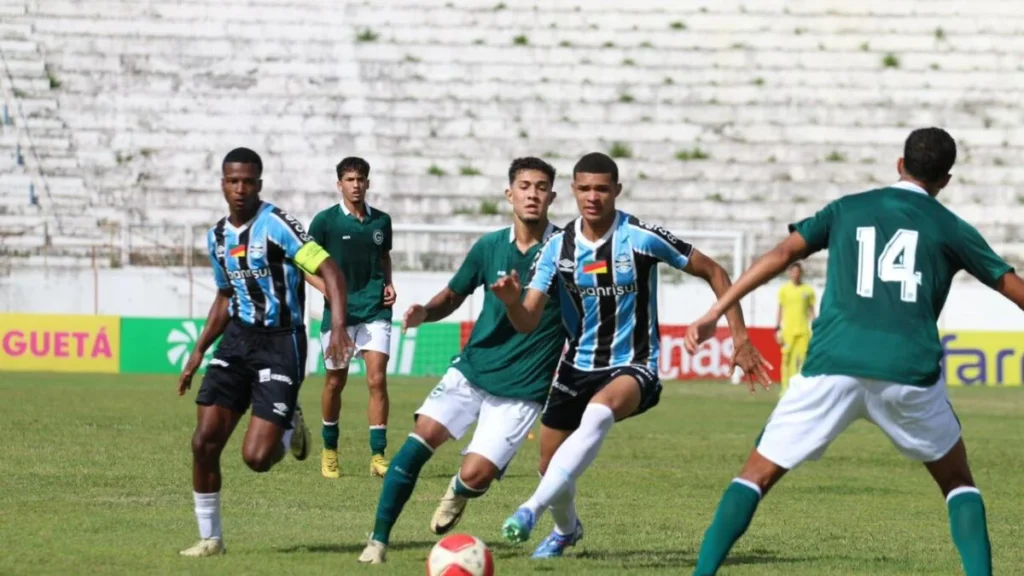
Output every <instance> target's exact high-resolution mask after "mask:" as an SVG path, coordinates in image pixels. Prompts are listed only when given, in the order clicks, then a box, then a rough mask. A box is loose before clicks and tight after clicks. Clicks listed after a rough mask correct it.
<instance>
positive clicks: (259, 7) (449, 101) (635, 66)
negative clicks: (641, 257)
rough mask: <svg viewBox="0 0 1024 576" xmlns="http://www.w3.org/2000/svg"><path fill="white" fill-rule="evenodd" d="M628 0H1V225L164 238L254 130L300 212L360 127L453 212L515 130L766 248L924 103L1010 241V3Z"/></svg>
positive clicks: (654, 205)
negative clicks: (610, 168) (539, 6)
mask: <svg viewBox="0 0 1024 576" xmlns="http://www.w3.org/2000/svg"><path fill="white" fill-rule="evenodd" d="M616 4H617V5H618V6H619V8H615V7H614V6H615V5H616ZM621 6H622V3H621V2H619V3H615V2H611V1H609V0H602V1H598V2H594V1H589V0H588V1H587V2H583V1H582V0H573V1H570V0H548V1H546V2H544V8H545V9H544V11H537V10H535V7H534V5H533V4H532V3H524V2H507V3H505V2H497V1H496V0H492V1H488V2H482V1H478V0H472V1H467V0H458V1H454V2H447V3H444V2H440V1H432V0H401V2H399V1H394V2H390V1H389V2H370V1H365V2H335V1H329V0H276V1H274V0H226V1H222V2H217V3H206V2H201V1H199V0H193V1H184V0H147V1H141V0H139V1H130V0H105V1H89V2H85V1H79V0H27V1H13V0H0V15H2V21H0V52H2V55H3V60H4V66H5V69H4V74H3V78H2V82H3V90H2V96H3V105H4V110H5V111H7V112H4V117H5V118H8V120H7V121H5V122H4V124H3V126H2V127H0V128H2V131H0V155H2V158H0V176H2V180H3V182H2V184H0V240H2V241H3V242H4V245H5V246H16V245H17V246H31V245H33V243H36V244H40V245H41V244H43V243H45V242H49V245H60V243H61V242H62V241H63V242H67V243H68V245H69V246H70V245H72V244H74V241H75V239H78V240H81V241H82V242H84V243H85V244H88V243H89V242H104V241H106V242H111V238H115V237H117V235H118V234H119V233H118V232H117V230H120V229H124V228H125V227H132V226H134V227H145V229H146V230H147V233H148V234H150V236H149V239H150V240H151V241H153V242H154V243H156V244H160V243H162V242H170V243H173V242H178V241H179V240H180V239H176V238H175V237H173V236H174V234H181V233H180V230H181V229H183V227H196V228H197V229H199V228H203V227H205V226H208V225H209V223H210V222H211V221H212V220H214V219H215V218H217V217H219V216H220V215H221V213H222V211H223V208H222V202H223V201H222V199H221V198H220V196H219V194H217V193H215V192H214V191H215V189H216V178H217V163H218V162H219V159H220V157H221V155H222V154H223V153H224V152H225V151H226V150H227V149H229V148H230V147H233V146H236V145H240V144H244V145H248V146H250V147H253V148H255V149H257V150H258V151H260V152H261V153H262V154H263V155H264V158H265V159H266V162H267V167H266V190H267V196H268V197H269V198H270V199H273V200H275V201H278V202H279V203H280V204H282V205H283V206H285V207H286V208H287V209H289V210H290V211H292V212H293V213H295V214H296V215H299V216H301V217H304V218H306V219H308V218H310V217H311V216H312V215H313V214H314V213H315V212H316V211H317V210H318V209H320V208H322V207H324V206H326V205H328V204H330V203H333V202H336V198H337V197H336V193H335V191H334V189H333V175H332V167H333V165H334V163H336V162H337V160H338V158H339V157H340V156H342V155H344V154H349V153H358V154H361V155H364V156H366V157H367V158H369V159H370V160H371V163H372V164H373V174H372V179H373V190H372V192H373V194H375V195H376V198H377V202H378V203H380V204H381V205H382V206H384V207H386V209H388V210H389V211H390V212H391V213H392V214H393V215H394V217H395V219H396V221H399V222H402V221H404V222H418V223H444V224H451V223H458V222H466V223H470V222H471V223H478V224H479V223H490V222H494V221H505V220H504V218H503V217H502V216H501V215H500V213H502V212H503V211H504V210H505V206H504V202H502V201H501V198H500V196H499V194H500V191H501V190H503V189H504V187H505V179H504V171H505V170H506V167H507V165H508V162H509V160H510V159H511V158H513V157H514V156H517V155H524V154H535V155H541V156H543V157H545V158H547V159H549V160H551V161H552V162H553V163H555V165H556V166H557V168H558V169H559V171H560V181H559V184H558V186H557V187H556V188H557V189H559V190H561V191H562V192H563V194H562V197H561V198H560V199H559V201H558V203H557V204H556V206H555V208H554V213H555V214H556V219H558V220H564V219H567V218H568V217H569V216H570V215H571V214H572V213H573V212H574V210H575V208H574V206H573V203H572V201H571V197H570V194H569V190H568V183H567V179H566V176H567V175H568V172H569V171H570V169H571V166H572V163H573V161H574V160H575V158H576V157H578V156H579V155H580V154H581V153H584V152H587V151H591V150H595V149H596V150H604V151H606V152H610V153H612V154H613V155H615V156H617V157H619V158H620V165H621V167H622V169H623V175H622V178H623V180H624V182H625V191H624V195H625V201H624V202H623V207H624V208H625V209H627V210H630V211H632V212H634V213H636V214H637V215H639V216H641V217H645V218H648V219H650V220H653V221H656V222H659V223H662V224H664V225H667V226H669V227H670V228H673V229H694V230H742V231H745V232H747V233H749V234H751V235H752V236H753V237H754V238H755V239H756V243H757V246H756V247H757V248H758V249H760V248H764V247H765V246H766V244H767V243H769V242H771V241H772V240H773V239H775V238H777V237H778V236H779V235H780V234H782V233H783V232H784V227H783V224H784V223H786V222H789V221H791V220H793V219H794V218H798V217H802V216H805V215H808V214H809V213H810V212H812V211H813V210H814V209H816V208H817V207H818V206H819V205H820V204H821V203H822V202H824V201H825V200H828V199H831V198H835V197H838V196H839V195H841V194H845V193H849V192H854V191H859V190H862V189H866V188H869V187H872V186H876V185H880V184H885V183H889V182H891V181H894V180H895V167H894V165H893V164H894V161H895V158H896V157H897V156H898V155H899V152H900V144H901V143H902V140H903V138H904V137H905V136H906V134H907V132H908V131H909V129H910V128H912V127H917V126H922V125H939V126H943V127H945V128H947V129H948V130H949V131H950V132H951V133H952V134H953V135H954V137H956V138H957V140H958V143H959V146H960V156H959V159H958V163H957V167H956V169H955V171H956V175H955V178H956V179H955V183H954V185H952V186H951V188H950V189H949V190H948V192H946V193H945V194H944V195H943V197H942V199H943V201H944V202H945V203H947V205H949V206H950V207H951V208H953V209H954V210H955V211H956V212H957V213H959V214H960V215H961V216H963V217H964V218H966V219H968V220H969V221H970V222H972V223H974V224H976V225H977V226H978V227H979V228H980V229H981V230H982V232H983V233H984V234H985V235H986V236H987V237H988V238H989V240H990V241H991V242H993V243H994V244H995V245H997V248H998V250H999V251H1000V252H1001V253H1002V254H1003V255H1004V256H1006V257H1007V258H1008V259H1010V260H1011V261H1015V262H1017V263H1018V264H1019V263H1020V262H1021V257H1022V255H1024V250H1022V244H1024V231H1022V228H1021V226H1020V225H1019V223H1020V222H1021V221H1024V189H1022V188H1021V184H1022V182H1024V169H1022V168H1021V167H1019V166H1018V165H1017V164H1018V162H1017V160H1018V159H1019V158H1020V155H1021V147H1022V146H1024V131H1022V130H1021V129H1020V128H1019V126H1020V125H1022V123H1021V119H1022V114H1024V112H1022V111H1021V109H1020V107H1019V102H1021V101H1022V100H1024V74H1021V73H1020V72H1021V70H1024V35H1021V34H1020V32H1021V31H1022V29H1024V19H1022V18H1021V17H1020V11H1019V9H1017V8H1015V7H1014V3H1012V2H998V1H973V2H966V1H961V0H951V1H943V2H923V1H921V2H886V1H878V0H866V1H862V2H855V3H850V2H845V1H842V0H823V1H812V0H800V1H786V2H783V1H781V0H765V1H761V0H759V1H757V2H753V1H750V2H739V1H736V0H731V1H730V0H726V1H720V2H711V1H695V0H679V1H668V0H637V1H634V2H630V3H629V6H630V8H629V9H628V10H623V9H622V8H621ZM953 15H957V16H958V18H957V20H956V22H957V25H956V27H955V28H952V27H949V17H950V16H953ZM766 16H770V17H766ZM943 22H944V23H945V25H946V27H945V28H944V27H943ZM174 230H178V231H179V232H174ZM15 237H17V238H20V240H19V241H18V242H20V244H19V243H15V242H13V241H12V240H11V239H12V238H15ZM195 238H197V241H198V239H201V238H202V236H201V235H199V234H196V235H195ZM113 242H114V243H117V242H124V240H123V239H121V240H117V239H114V240H113ZM453 249H454V250H456V251H458V250H460V249H461V248H458V247H456V248H453Z"/></svg>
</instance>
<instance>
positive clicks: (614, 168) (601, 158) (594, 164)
mask: <svg viewBox="0 0 1024 576" xmlns="http://www.w3.org/2000/svg"><path fill="white" fill-rule="evenodd" d="M580 172H583V173H586V174H611V176H612V181H613V182H614V183H616V184H618V183H619V165H618V164H616V163H615V160H612V159H611V157H610V156H608V155H607V154H604V153H602V152H591V153H590V154H587V155H585V156H584V157H583V158H580V160H579V162H577V163H576V165H575V166H573V168H572V177H573V178H575V177H576V175H577V174H579V173H580Z"/></svg>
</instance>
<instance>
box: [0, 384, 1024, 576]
mask: <svg viewBox="0 0 1024 576" xmlns="http://www.w3.org/2000/svg"><path fill="white" fill-rule="evenodd" d="M175 384H176V382H175V378H173V377H162V378H156V377H130V376H88V377H85V376H64V375H28V374H26V375H20V374H10V373H8V374H3V375H2V377H0V404H2V405H3V406H4V407H5V413H4V416H3V419H2V421H3V425H2V430H3V448H2V449H0V471H2V474H0V517H2V518H3V521H2V522H0V541H2V542H3V543H4V550H3V554H0V573H2V574H28V573H32V574H42V573H49V574H54V573H62V574H68V573H71V574H82V573H94V574H101V573H102V574H115V573H116V574H154V573H190V574H225V573H237V574H242V573H244V574H273V575H280V574H293V573H294V574H298V573H308V574H311V573H327V572H330V573H344V574H371V573H376V574H419V573H422V572H423V562H424V559H425V558H426V555H427V552H428V551H429V549H430V547H431V546H432V545H433V543H434V542H435V537H433V535H432V534H431V533H430V532H429V530H428V528H427V523H428V521H429V518H430V515H431V513H432V511H433V509H434V506H435V504H436V501H437V499H438V498H439V497H440V496H441V494H442V493H443V491H444V488H445V485H446V482H447V481H448V479H449V478H450V476H451V474H452V473H453V472H454V471H455V469H456V466H457V463H458V459H459V449H460V448H461V446H462V445H464V442H465V440H467V439H464V442H463V443H462V444H461V445H450V446H447V447H445V448H444V449H442V450H441V451H440V452H439V454H438V455H437V457H435V458H434V460H432V461H431V462H430V463H429V464H428V465H427V466H426V468H425V469H424V473H423V476H422V478H421V481H420V483H419V485H418V486H417V491H416V492H415V494H414V495H413V498H412V500H411V501H410V502H409V505H408V506H407V507H406V510H405V514H404V515H403V517H402V519H401V521H400V522H399V524H398V526H397V527H396V529H395V532H394V535H393V539H392V542H393V546H392V548H391V551H390V556H389V560H390V562H389V564H388V565H385V566H378V567H367V566H360V565H358V564H357V563H356V556H357V555H358V553H359V551H360V550H361V549H362V545H363V543H364V541H365V538H366V535H367V533H368V532H369V530H370V528H371V527H372V523H373V516H374V510H375V506H376V501H377V494H378V492H379V489H380V480H377V479H373V478H371V477H369V475H368V470H367V466H368V456H369V451H368V447H367V438H366V436H367V430H366V420H365V403H366V391H365V388H364V387H363V386H361V384H362V380H360V379H354V381H353V382H352V383H351V384H350V388H349V390H347V391H346V393H345V407H344V411H343V415H342V429H343V431H342V442H341V445H342V452H343V454H342V471H343V474H344V476H343V478H342V479H341V480H335V481H328V480H325V479H323V478H321V477H320V473H319V460H318V454H317V453H314V454H313V457H311V458H310V459H309V460H307V461H305V462H301V463H299V462H296V461H295V460H294V459H292V458H291V457H290V456H289V457H288V459H287V460H285V461H284V462H282V463H281V464H280V465H278V467H277V468H275V469H274V470H273V471H271V472H270V473H268V474H264V475H257V474H254V473H252V472H250V471H249V470H248V469H247V468H246V467H245V465H244V464H243V462H242V460H241V456H240V445H239V441H240V438H241V434H239V433H237V432H236V435H235V438H233V440H232V442H231V444H230V445H229V446H228V448H227V449H226V451H225V454H224V459H223V470H224V477H225V479H224V490H223V494H224V496H223V509H224V535H225V541H226V543H227V544H228V548H229V551H230V552H229V554H228V555H227V556H225V557H222V558H214V559H207V560H187V559H182V558H179V557H178V555H177V552H178V550H179V549H181V548H184V547H186V546H188V545H190V544H192V543H193V541H195V540H196V525H195V520H194V517H193V514H192V495H191V481H190V472H189V470H190V459H191V454H190V451H189V437H190V435H191V432H192V427H193V425H194V420H195V416H194V410H195V409H194V404H193V403H192V400H193V398H194V392H193V393H190V394H189V395H188V396H186V397H185V398H178V397H176V396H175V394H174V388H175ZM431 384H432V381H427V380H416V379H397V378H396V379H394V380H393V381H392V383H391V398H392V404H391V415H392V416H391V421H392V424H391V430H390V434H389V440H390V442H391V447H390V450H389V453H393V452H394V450H397V448H398V446H399V445H400V444H401V443H402V441H403V440H404V438H405V435H406V433H407V432H408V430H409V428H410V427H411V425H412V418H411V417H410V414H411V412H412V410H413V409H415V407H416V406H417V405H418V404H419V402H420V401H421V400H422V398H423V397H424V396H425V394H426V393H427V392H428V391H429V390H430V385H431ZM320 386H321V380H320V378H319V377H314V378H312V379H311V380H309V381H307V383H306V386H305V388H304V389H303V392H302V399H303V404H304V406H306V408H307V410H306V411H307V414H309V415H310V416H311V417H310V418H309V419H308V420H309V421H310V422H311V423H317V425H316V426H314V441H315V445H316V448H317V452H318V451H319V447H320V441H319V425H318V422H319V418H317V414H318V413H319V409H318V407H319V389H320ZM775 399H776V395H775V394H774V393H763V394H759V395H758V396H755V397H750V396H749V395H748V394H747V393H746V392H745V390H743V389H742V388H737V387H733V386H728V385H722V384H677V383H672V384H668V385H666V388H665V392H664V394H663V395H662V401H661V405H660V406H658V407H657V408H656V409H655V410H653V411H652V412H650V413H648V414H647V415H645V416H643V417H640V418H636V419H634V420H630V421H627V422H625V423H623V424H620V425H618V426H616V428H615V429H614V430H613V431H612V434H611V436H610V437H609V438H608V440H607V441H606V442H605V444H604V448H603V452H602V454H601V456H600V458H599V459H598V460H597V462H596V464H595V465H594V466H593V467H592V468H591V469H590V470H589V471H588V472H587V473H586V475H585V476H584V477H583V479H582V480H581V482H580V484H579V489H580V499H579V511H580V516H581V518H582V520H583V522H584V524H585V525H586V530H587V536H586V539H585V540H584V541H583V542H581V544H580V545H579V546H578V547H577V548H576V549H575V550H573V551H571V553H570V556H567V557H566V558H564V559H562V560H556V561H552V562H545V563H538V562H534V561H530V560H529V559H528V555H529V553H530V551H531V550H532V545H534V544H535V543H536V542H537V539H538V538H539V537H541V536H543V535H544V534H546V533H547V531H548V530H549V529H550V525H551V524H550V523H551V520H550V517H545V518H544V519H543V520H542V521H541V524H540V526H539V527H538V529H537V532H536V534H537V535H536V536H535V538H534V540H533V541H531V542H530V543H529V545H527V546H522V547H512V546H510V545H507V544H505V543H504V542H500V541H499V539H498V536H499V527H500V525H501V522H502V520H503V519H504V518H505V517H506V516H507V515H508V514H509V513H510V512H511V511H512V510H513V509H514V508H515V506H516V505H517V504H518V503H519V502H521V501H522V500H524V499H525V498H527V497H528V496H529V494H530V493H531V492H532V490H533V488H534V487H535V486H536V483H537V476H536V473H535V472H534V468H535V466H536V462H537V445H536V443H535V442H529V443H528V444H527V445H526V447H525V449H524V451H523V452H522V453H521V454H520V455H519V456H518V457H517V458H516V459H515V460H514V461H513V462H512V466H511V468H510V470H509V473H508V474H507V476H506V478H505V479H504V481H502V482H500V483H499V484H497V485H496V486H494V488H493V489H492V490H491V492H490V493H489V494H488V495H487V496H486V497H484V498H483V499H481V500H477V501H475V502H472V503H471V504H470V506H469V508H468V510H467V513H466V516H465V518H464V519H463V522H462V524H461V525H460V527H459V529H460V530H461V531H465V532H468V533H471V534H474V535H476V536H479V537H481V538H483V539H484V540H485V541H487V542H488V543H489V544H490V545H491V548H492V550H493V552H494V554H495V557H496V564H497V573H498V574H523V573H545V574H587V575H588V576H590V575H597V574H621V573H624V572H629V573H637V574H647V573H651V574H655V573H657V574H685V573H689V572H690V571H691V570H692V566H693V563H694V560H695V558H696V550H697V547H698V546H699V543H700V538H701V535H702V533H703V531H704V529H705V528H706V527H707V524H708V523H709V521H710V520H711V516H712V514H713V512H714V508H715V505H716V503H717V501H718V498H719V496H720V494H721V492H722V490H723V489H724V488H725V486H726V483H727V482H728V481H729V480H730V479H731V478H732V477H733V475H734V474H735V473H736V471H737V470H738V468H739V466H740V465H741V464H742V462H743V460H744V458H745V457H746V454H747V452H748V450H749V449H750V447H751V445H752V443H753V441H754V438H755V437H756V436H757V433H758V431H759V430H760V428H761V426H762V424H763V423H764V420H765V418H766V417H767V415H768V414H769V412H770V411H771V408H772V405H773V403H774V401H775ZM953 402H954V405H955V406H956V408H957V411H958V413H959V415H960V417H961V419H962V421H963V423H964V427H965V431H966V432H965V435H966V440H967V442H968V447H969V449H970V453H971V461H972V464H973V465H974V469H975V476H976V478H977V480H978V482H979V484H980V486H981V488H982V491H983V494H984V495H985V499H986V503H987V505H988V517H989V523H990V524H989V528H990V531H991V535H992V542H993V549H994V553H995V565H996V566H995V568H996V572H998V573H1004V574H1007V573H1013V572H1018V571H1019V570H1020V567H1021V566H1024V547H1022V546H1021V545H1020V542H1021V541H1022V539H1024V524H1022V523H1021V518H1024V482H1022V480H1021V478H1022V476H1024V474H1022V473H1024V459H1022V458H1021V456H1020V455H1021V448H1020V438H1021V426H1022V424H1021V422H1022V421H1024V392H1022V391H1020V390H1012V389H987V390H986V389H958V390H955V391H954V392H953ZM243 425H244V424H243ZM240 430H241V428H240ZM1014 566H1016V567H1017V568H1014ZM722 573H723V574H729V575H732V574H735V575H737V576H740V575H755V574H757V575H761V574H781V573H785V574H814V575H821V574H915V575H920V574H956V573H960V566H959V560H958V558H957V556H956V553H955V550H954V548H953V545H952V543H951V541H950V537H949V530H948V523H947V517H946V513H945V506H944V502H943V500H942V498H941V496H940V495H939V493H938V491H937V489H936V488H935V487H934V486H933V485H932V482H931V480H930V478H929V477H928V475H927V473H926V472H925V470H924V469H923V467H921V466H920V465H917V464H914V463H911V462H907V461H905V460H903V459H902V458H901V457H900V456H899V455H898V454H897V453H896V451H895V450H894V449H893V448H892V447H891V446H890V445H889V443H888V441H887V440H886V439H885V437H884V436H882V434H881V432H879V431H878V430H876V429H874V428H873V427H871V426H869V425H867V424H863V423H861V424H858V425H856V426H854V427H853V428H852V429H851V430H849V431H848V432H847V434H846V435H845V436H843V437H842V438H841V439H840V440H839V441H838V442H837V443H836V444H835V445H833V447H832V448H831V449H830V451H829V453H828V454H827V455H826V457H825V459H824V460H823V461H821V462H819V463H812V464H809V465H807V466H806V467H804V468H802V469H800V470H798V471H797V472H795V473H793V474H791V475H790V477H788V478H787V479H785V480H784V481H783V483H782V484H781V485H780V486H779V487H778V488H777V489H776V490H775V491H774V492H773V493H772V494H771V495H770V496H769V498H768V499H767V500H765V502H764V503H763V505H762V506H761V508H760V510H759V512H758V516H757V517H756V518H755V520H754V523H753V525H752V526H751V528H750V530H749V531H748V533H747V535H746V537H745V538H744V539H743V540H741V541H740V543H739V544H738V545H737V547H736V549H735V550H734V553H733V558H732V561H731V563H730V565H729V566H728V567H727V568H725V569H723V570H722Z"/></svg>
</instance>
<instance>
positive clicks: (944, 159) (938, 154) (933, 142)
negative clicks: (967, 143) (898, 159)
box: [903, 128, 956, 184]
mask: <svg viewBox="0 0 1024 576" xmlns="http://www.w3.org/2000/svg"><path fill="white" fill-rule="evenodd" d="M955 162H956V142H955V141H954V140H953V137H952V136H950V135H949V133H948V132H946V131H945V130H943V129H942V128H919V129H917V130H914V131H913V132H911V133H910V136H907V142H906V144H904V145H903V169H904V170H905V171H907V172H908V173H909V174H910V175H911V176H913V177H914V178H916V179H918V180H921V181H922V182H927V183H929V184H930V183H933V182H938V181H939V180H941V179H943V178H944V177H946V176H947V175H948V174H949V171H950V170H951V169H952V168H953V164H954V163H955Z"/></svg>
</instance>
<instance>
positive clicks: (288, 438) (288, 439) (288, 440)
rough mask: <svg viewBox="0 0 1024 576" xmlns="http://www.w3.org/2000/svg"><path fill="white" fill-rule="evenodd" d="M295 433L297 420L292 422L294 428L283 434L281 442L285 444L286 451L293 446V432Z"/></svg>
mask: <svg viewBox="0 0 1024 576" xmlns="http://www.w3.org/2000/svg"><path fill="white" fill-rule="evenodd" d="M294 433H295V422H294V421H293V422H292V429H291V430H285V431H284V434H282V435H281V444H283V445H284V450H285V452H287V451H289V450H291V448H292V434H294Z"/></svg>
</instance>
